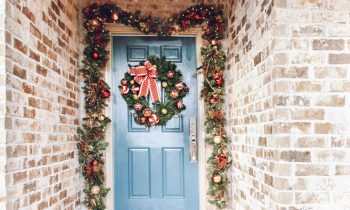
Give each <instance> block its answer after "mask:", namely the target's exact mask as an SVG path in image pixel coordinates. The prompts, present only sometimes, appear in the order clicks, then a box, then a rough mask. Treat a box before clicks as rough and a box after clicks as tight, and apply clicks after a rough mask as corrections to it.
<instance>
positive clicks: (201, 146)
mask: <svg viewBox="0 0 350 210" xmlns="http://www.w3.org/2000/svg"><path fill="white" fill-rule="evenodd" d="M106 28H107V29H108V30H109V31H110V35H111V41H110V42H109V44H108V46H107V49H108V50H110V61H109V62H108V64H107V67H106V72H105V81H106V82H107V83H108V84H112V65H111V64H112V58H113V56H112V55H113V51H112V49H113V48H112V44H113V39H112V37H113V36H156V35H145V34H143V33H142V32H140V31H139V30H137V29H134V28H132V27H131V26H125V25H122V24H107V25H106ZM201 35H202V29H201V28H200V27H193V28H191V29H190V30H188V31H186V32H182V33H180V34H177V35H174V37H195V38H196V56H197V66H200V65H201V63H202V62H201V47H202V46H203V44H202V42H203V40H202V36H201ZM197 83H198V84H197V88H198V96H197V98H198V118H197V119H198V170H199V171H198V175H199V209H200V210H206V206H207V205H206V204H207V196H206V192H207V179H206V175H207V174H206V159H207V157H206V152H205V140H204V138H205V127H204V120H205V117H204V116H205V110H204V101H203V99H202V98H201V97H200V91H201V90H202V84H203V76H202V74H199V75H198V77H197ZM111 90H112V93H115V92H118V89H117V88H116V87H111ZM113 100H114V98H113V94H112V95H111V98H110V100H109V101H108V107H107V109H106V115H107V116H113ZM113 124H114V122H113V121H112V123H111V125H110V126H109V127H108V129H107V131H106V141H107V142H108V143H109V146H108V148H107V150H106V152H105V157H106V160H105V161H106V164H105V165H106V168H105V172H106V186H107V187H109V188H111V191H110V192H109V193H108V195H107V198H106V205H107V209H110V210H114V160H113V158H114V142H113V136H114V133H113V127H114V126H113Z"/></svg>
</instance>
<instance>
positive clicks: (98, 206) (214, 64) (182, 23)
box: [78, 3, 231, 210]
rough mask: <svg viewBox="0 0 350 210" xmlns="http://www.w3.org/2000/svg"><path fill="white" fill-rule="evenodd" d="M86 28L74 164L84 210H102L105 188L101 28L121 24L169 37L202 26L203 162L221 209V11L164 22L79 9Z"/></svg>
mask: <svg viewBox="0 0 350 210" xmlns="http://www.w3.org/2000/svg"><path fill="white" fill-rule="evenodd" d="M83 14H84V17H85V22H84V28H85V29H86V37H85V43H86V45H87V46H86V48H85V50H84V61H83V68H82V69H81V70H80V71H81V73H82V76H83V77H84V83H85V86H84V87H83V91H84V94H85V111H86V117H85V118H83V120H84V122H83V125H82V127H81V128H79V129H78V134H79V136H80V141H79V144H78V147H79V161H80V164H81V166H82V174H83V177H84V178H85V180H86V184H85V188H84V192H85V196H86V197H85V201H84V202H83V203H84V204H85V205H86V206H87V207H88V208H89V209H92V210H103V209H106V205H105V202H104V198H105V197H106V195H107V193H108V191H109V189H108V188H106V187H105V174H104V170H103V165H104V162H103V152H104V150H105V149H106V148H107V146H108V143H107V142H106V140H105V131H106V128H107V126H108V125H109V123H110V122H111V120H110V118H108V117H107V116H105V114H104V113H105V108H106V105H107V104H106V100H107V99H108V98H109V97H110V95H111V93H110V88H109V86H108V85H107V84H106V82H105V81H104V80H103V79H102V78H103V70H104V68H105V66H106V63H107V61H108V60H109V51H108V50H107V49H106V47H107V44H108V43H109V41H110V33H109V31H108V30H106V28H105V24H106V23H122V24H124V25H129V26H131V27H134V28H136V29H138V30H140V31H142V32H143V33H145V34H148V33H152V34H157V35H159V36H171V35H175V34H177V33H178V32H182V31H185V30H187V29H189V28H190V27H193V26H196V25H202V30H203V34H202V38H203V39H204V40H205V46H204V47H202V49H201V53H202V57H203V66H202V73H203V75H204V84H203V89H202V91H201V95H202V97H203V98H204V101H205V105H206V106H205V110H206V120H205V126H206V143H207V144H208V145H211V146H212V147H213V152H212V155H211V156H210V157H209V159H208V164H209V167H208V175H207V176H208V180H209V189H208V195H209V201H210V202H211V203H213V204H215V205H217V206H218V207H220V208H225V207H226V205H227V201H228V199H229V198H228V182H229V181H228V177H227V170H228V168H229V165H230V163H231V158H230V153H229V149H228V143H229V139H228V138H227V136H226V132H225V117H224V114H223V110H222V109H223V102H224V100H223V98H224V79H223V70H224V68H225V53H224V52H223V50H222V47H221V45H220V40H221V39H223V38H224V30H225V23H224V20H223V18H222V9H221V8H219V7H215V6H212V5H206V4H198V5H195V6H192V7H189V8H188V9H186V10H185V11H183V12H182V13H180V14H179V15H178V16H174V17H172V18H168V19H160V18H158V17H151V16H143V15H142V14H141V12H140V11H135V12H128V11H125V10H123V9H121V8H120V7H117V6H116V5H115V4H113V3H106V4H97V3H93V4H91V5H90V6H88V7H86V8H84V9H83Z"/></svg>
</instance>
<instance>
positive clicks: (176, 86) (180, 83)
mask: <svg viewBox="0 0 350 210" xmlns="http://www.w3.org/2000/svg"><path fill="white" fill-rule="evenodd" d="M175 88H176V89H177V90H179V91H180V90H183V89H184V88H185V86H184V83H182V82H179V83H177V84H175Z"/></svg>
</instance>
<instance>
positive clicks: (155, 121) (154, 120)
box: [148, 114, 159, 125]
mask: <svg viewBox="0 0 350 210" xmlns="http://www.w3.org/2000/svg"><path fill="white" fill-rule="evenodd" d="M148 123H149V124H150V125H156V124H158V123H159V117H158V116H157V115H155V114H152V115H151V116H150V117H149V118H148Z"/></svg>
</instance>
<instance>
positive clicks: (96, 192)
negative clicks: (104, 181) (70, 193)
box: [91, 185, 101, 195]
mask: <svg viewBox="0 0 350 210" xmlns="http://www.w3.org/2000/svg"><path fill="white" fill-rule="evenodd" d="M100 191H101V190H100V187H99V186H96V185H95V186H93V187H92V188H91V193H92V194H94V195H98V194H100Z"/></svg>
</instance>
